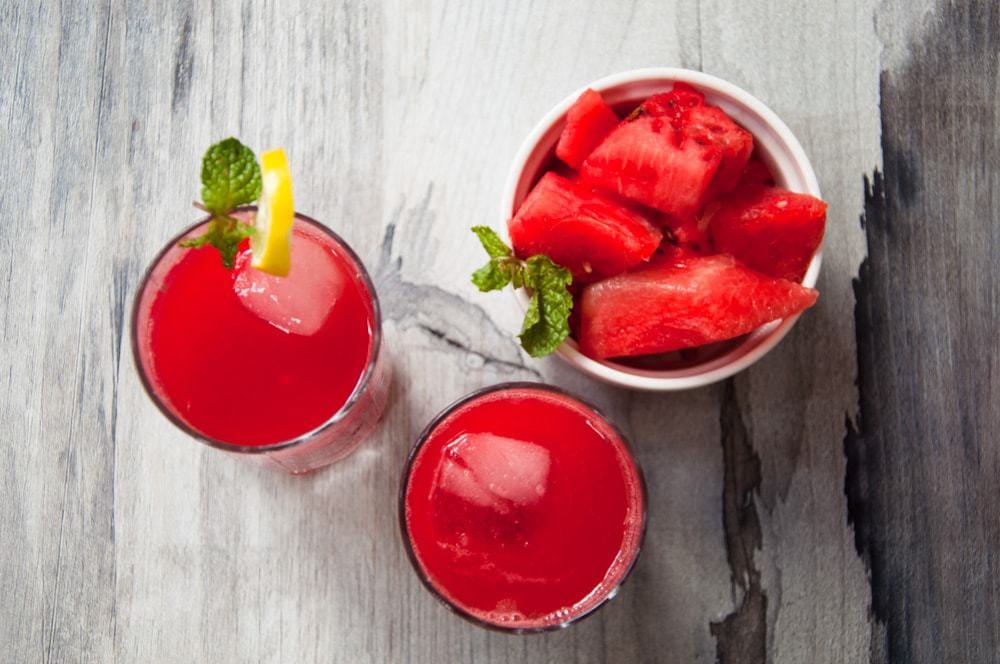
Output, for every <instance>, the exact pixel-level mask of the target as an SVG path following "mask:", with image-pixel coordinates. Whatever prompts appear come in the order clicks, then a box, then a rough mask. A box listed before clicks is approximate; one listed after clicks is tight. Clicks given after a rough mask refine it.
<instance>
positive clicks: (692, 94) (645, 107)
mask: <svg viewBox="0 0 1000 664" xmlns="http://www.w3.org/2000/svg"><path fill="white" fill-rule="evenodd" d="M704 103H705V95H703V94H701V93H700V92H698V91H697V90H695V89H694V88H692V87H691V86H690V85H688V84H686V83H674V87H673V89H671V90H670V92H661V93H660V94H656V95H653V96H652V97H650V98H649V99H647V100H646V101H644V102H643V103H642V112H643V113H644V114H646V115H649V116H652V117H654V118H656V117H668V118H670V120H671V122H672V123H673V125H674V129H680V120H681V118H682V117H683V115H684V113H685V112H686V111H688V110H689V109H692V108H694V107H695V106H701V105H703V104H704Z"/></svg>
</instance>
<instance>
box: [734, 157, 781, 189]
mask: <svg viewBox="0 0 1000 664" xmlns="http://www.w3.org/2000/svg"><path fill="white" fill-rule="evenodd" d="M770 186H774V176H773V175H771V169H769V168H768V167H767V164H765V163H764V162H763V161H761V160H760V159H758V158H756V157H751V158H750V161H748V162H747V165H746V168H744V169H743V174H742V175H741V176H740V181H739V183H738V184H737V185H736V188H737V189H749V188H751V187H770Z"/></svg>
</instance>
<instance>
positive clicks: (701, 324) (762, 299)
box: [578, 251, 818, 359]
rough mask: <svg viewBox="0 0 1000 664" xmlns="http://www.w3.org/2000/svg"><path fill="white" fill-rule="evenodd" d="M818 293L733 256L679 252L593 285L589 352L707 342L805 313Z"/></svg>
mask: <svg viewBox="0 0 1000 664" xmlns="http://www.w3.org/2000/svg"><path fill="white" fill-rule="evenodd" d="M817 295H818V293H817V292H816V291H815V290H813V289H811V288H805V287H804V286H802V285H800V284H797V283H794V282H791V281H786V280H784V279H773V278H771V277H767V276H764V275H762V274H760V273H758V272H754V271H753V270H750V269H748V268H746V267H744V266H743V265H742V264H741V263H739V262H738V261H737V260H736V259H734V258H733V257H732V256H726V255H715V256H696V255H693V254H691V253H688V252H683V251H678V252H671V253H669V254H667V255H665V256H663V257H657V258H656V259H654V260H653V261H652V262H651V263H650V264H649V265H648V266H646V267H643V268H641V269H638V270H635V271H632V272H627V273H625V274H620V275H618V276H617V277H612V278H610V279H606V280H604V281H600V282H598V283H595V284H590V285H589V286H587V287H586V288H585V289H584V291H583V295H582V297H581V298H580V332H579V338H578V341H579V342H580V349H581V350H582V351H583V352H584V353H586V354H587V355H590V356H591V357H596V358H600V359H604V358H612V357H629V356H636V355H646V354H650V353H664V352H667V351H672V350H677V349H680V348H689V347H693V346H701V345H703V344H708V343H713V342H716V341H722V340H724V339H732V338H734V337H738V336H741V335H743V334H746V333H748V332H751V331H752V330H754V329H756V328H758V327H760V326H761V325H764V324H765V323H768V322H770V321H773V320H778V319H781V318H787V317H788V316H792V315H794V314H797V313H798V312H800V311H802V310H803V309H806V308H808V307H810V306H812V304H813V303H814V302H815V301H816V297H817Z"/></svg>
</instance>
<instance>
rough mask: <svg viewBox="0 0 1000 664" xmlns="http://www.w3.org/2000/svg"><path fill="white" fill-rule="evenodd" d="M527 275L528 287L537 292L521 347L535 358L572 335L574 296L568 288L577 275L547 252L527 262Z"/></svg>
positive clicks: (550, 350) (532, 297) (526, 323)
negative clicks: (571, 322) (574, 275)
mask: <svg viewBox="0 0 1000 664" xmlns="http://www.w3.org/2000/svg"><path fill="white" fill-rule="evenodd" d="M524 274H525V279H524V283H525V286H527V287H528V288H530V289H531V290H532V291H533V293H532V295H531V301H530V302H529V303H528V310H527V311H526V312H525V314H524V324H523V326H522V327H521V334H520V338H521V346H522V347H523V348H524V350H526V351H528V354H529V355H531V356H532V357H542V356H544V355H548V354H549V353H551V352H553V351H554V350H555V349H556V348H558V347H559V344H561V343H562V342H563V341H565V340H566V338H567V337H568V336H569V314H570V312H571V311H572V310H573V296H572V295H570V292H569V291H568V290H567V288H566V287H567V286H569V285H570V284H571V283H573V276H572V275H571V274H570V271H569V270H567V269H566V268H564V267H561V266H559V265H556V264H555V263H553V262H552V260H551V259H549V257H548V256H545V255H543V254H538V255H535V256H532V257H531V258H529V259H528V260H527V261H525V270H524Z"/></svg>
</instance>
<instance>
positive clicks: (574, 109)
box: [556, 88, 618, 168]
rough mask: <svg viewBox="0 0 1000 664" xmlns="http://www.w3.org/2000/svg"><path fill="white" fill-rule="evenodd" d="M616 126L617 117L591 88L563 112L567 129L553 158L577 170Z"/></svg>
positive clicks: (561, 136) (560, 137)
mask: <svg viewBox="0 0 1000 664" xmlns="http://www.w3.org/2000/svg"><path fill="white" fill-rule="evenodd" d="M616 126H618V116H617V115H615V112H614V111H613V110H611V107H610V106H608V105H607V104H606V103H605V101H604V97H602V96H601V94H600V93H599V92H595V91H593V90H591V89H590V88H587V89H586V90H584V91H583V94H582V95H580V98H579V99H577V100H576V102H574V103H573V105H572V106H570V108H569V111H567V112H566V126H565V127H563V130H562V134H561V135H560V136H559V144H558V145H556V156H557V157H559V158H560V159H562V160H563V161H564V162H566V163H567V164H569V165H570V166H572V167H573V168H580V166H581V165H582V164H583V160H584V159H586V158H587V155H589V154H590V153H591V152H593V150H594V148H596V147H597V146H598V145H599V144H600V142H601V141H603V140H604V137H605V136H607V135H608V134H610V133H611V131H612V130H613V129H614V128H615V127H616Z"/></svg>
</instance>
